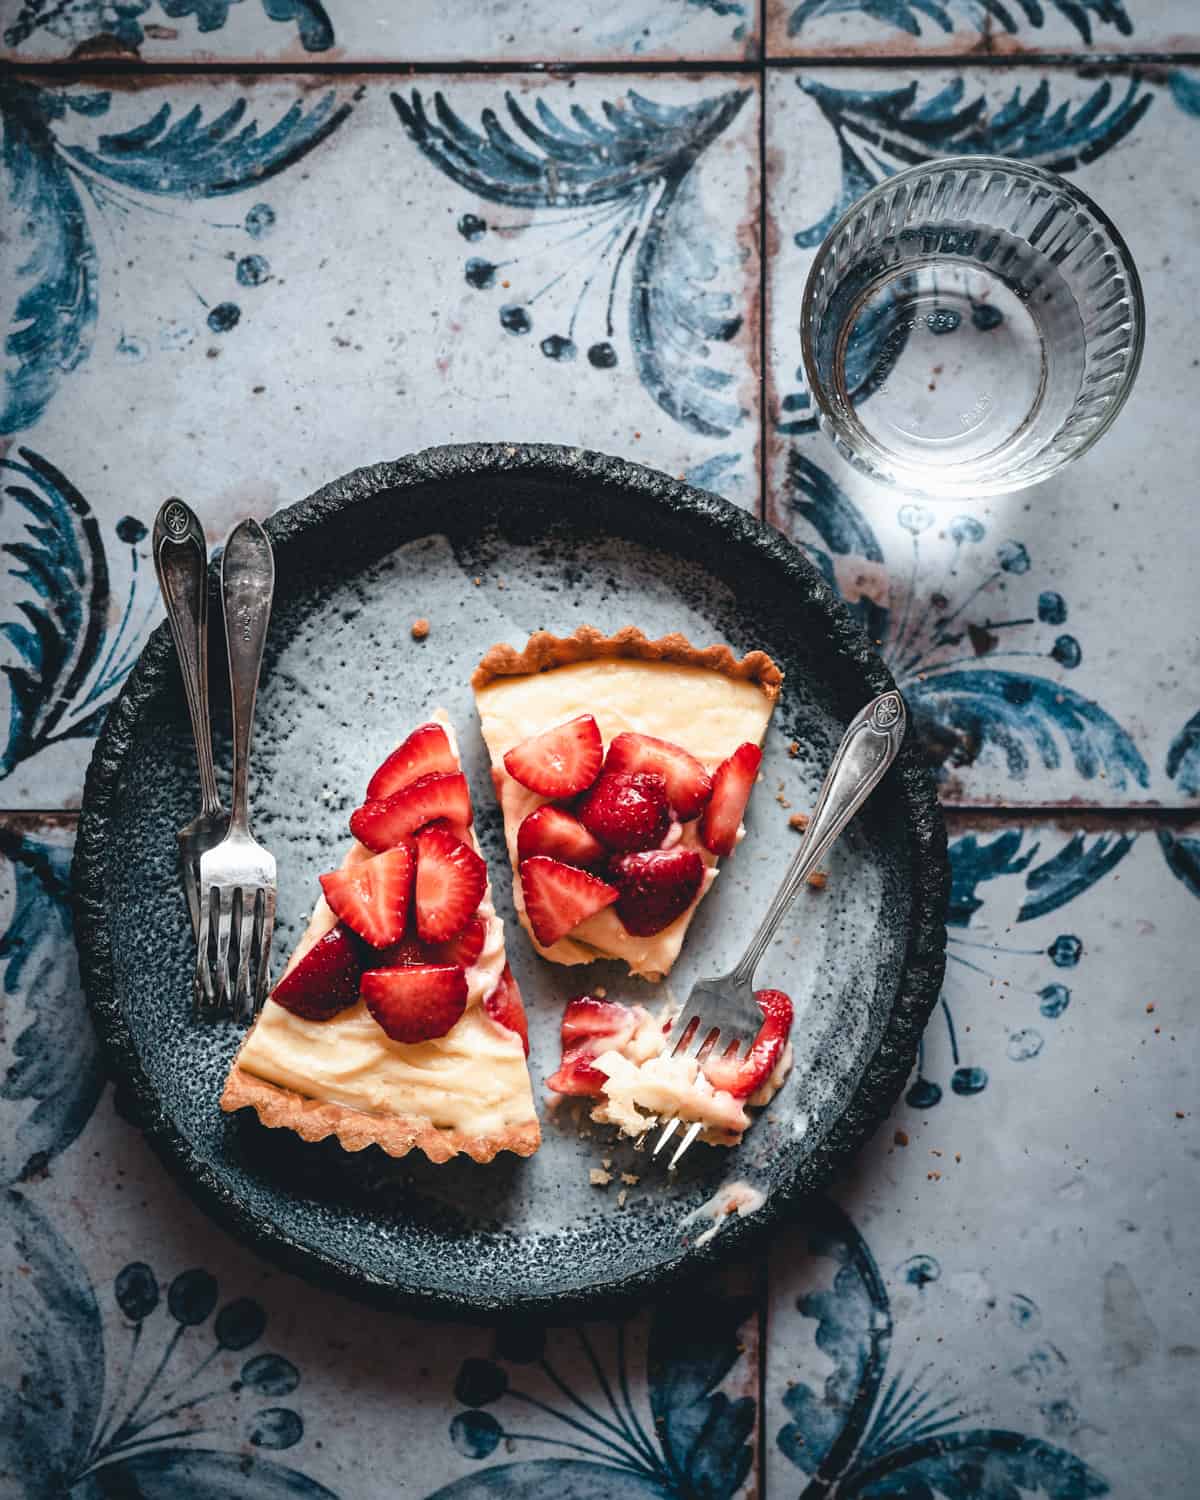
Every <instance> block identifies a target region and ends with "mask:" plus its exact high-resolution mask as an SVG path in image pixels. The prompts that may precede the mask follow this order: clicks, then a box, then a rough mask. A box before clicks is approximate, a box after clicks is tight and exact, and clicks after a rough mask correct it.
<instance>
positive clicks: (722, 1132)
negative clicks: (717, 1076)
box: [591, 1006, 792, 1146]
mask: <svg viewBox="0 0 1200 1500" xmlns="http://www.w3.org/2000/svg"><path fill="white" fill-rule="evenodd" d="M634 1009H635V1012H637V1011H640V1012H641V1015H640V1020H639V1025H638V1028H637V1030H636V1031H635V1032H634V1034H633V1036H631V1037H630V1039H629V1040H628V1041H627V1042H626V1043H625V1044H624V1045H623V1046H622V1047H620V1048H619V1049H614V1050H612V1051H609V1052H602V1053H600V1054H599V1056H598V1057H597V1058H596V1059H595V1061H594V1062H593V1064H592V1066H593V1067H594V1068H596V1069H597V1070H598V1071H599V1072H601V1073H603V1074H604V1075H605V1077H606V1078H607V1080H608V1082H607V1083H606V1084H605V1086H604V1097H603V1098H602V1099H600V1100H599V1102H598V1103H597V1104H596V1105H595V1107H594V1108H593V1109H592V1111H591V1117H592V1119H593V1120H594V1121H595V1122H596V1123H597V1124H598V1125H616V1126H617V1127H618V1128H619V1129H620V1131H621V1132H622V1134H623V1135H628V1136H634V1137H638V1136H642V1135H644V1134H645V1133H646V1131H647V1130H652V1129H653V1128H654V1127H655V1125H656V1124H657V1123H658V1122H659V1120H671V1119H679V1120H683V1121H685V1122H688V1123H691V1122H693V1121H696V1120H700V1121H703V1123H704V1130H703V1131H702V1132H701V1136H700V1139H701V1140H703V1141H707V1142H708V1143H709V1145H712V1146H736V1145H737V1143H738V1142H739V1141H740V1140H741V1138H742V1132H743V1131H745V1130H746V1129H748V1128H749V1126H750V1124H751V1123H752V1122H751V1118H750V1115H749V1114H747V1112H746V1110H747V1106H749V1107H750V1108H754V1109H761V1108H762V1107H763V1106H764V1105H766V1104H769V1103H770V1102H771V1100H772V1099H773V1098H774V1097H775V1095H776V1094H777V1093H778V1092H779V1090H780V1089H781V1088H782V1087H783V1082H784V1079H785V1078H786V1077H787V1075H788V1073H789V1072H790V1071H791V1067H792V1044H791V1043H790V1042H789V1043H788V1044H787V1045H786V1046H785V1047H784V1049H783V1051H782V1052H781V1053H780V1056H779V1061H778V1063H777V1064H776V1065H775V1068H774V1071H773V1072H772V1073H771V1076H770V1077H769V1078H768V1079H767V1080H766V1081H765V1082H764V1083H763V1084H762V1086H761V1087H760V1088H759V1089H758V1090H757V1092H755V1093H753V1094H751V1095H750V1096H749V1097H748V1098H746V1099H735V1098H734V1096H733V1095H732V1094H727V1093H725V1092H724V1091H723V1090H721V1089H714V1088H713V1086H712V1084H711V1083H709V1081H708V1079H707V1078H706V1077H705V1076H704V1074H703V1073H702V1072H701V1070H700V1067H699V1064H698V1063H697V1062H696V1061H695V1059H694V1058H690V1057H664V1056H663V1055H662V1054H663V1045H664V1036H663V1021H662V1018H661V1017H655V1016H651V1015H649V1014H648V1013H647V1012H646V1011H644V1010H641V1007H640V1006H637V1007H635V1008H634Z"/></svg>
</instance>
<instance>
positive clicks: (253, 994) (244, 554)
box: [193, 521, 275, 1021]
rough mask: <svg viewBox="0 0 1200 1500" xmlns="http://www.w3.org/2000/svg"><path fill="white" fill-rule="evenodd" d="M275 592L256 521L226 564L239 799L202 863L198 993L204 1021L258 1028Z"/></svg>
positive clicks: (266, 943) (235, 540) (268, 871)
mask: <svg viewBox="0 0 1200 1500" xmlns="http://www.w3.org/2000/svg"><path fill="white" fill-rule="evenodd" d="M274 590H275V560H274V557H273V556H272V553H271V543H270V540H269V539H268V537H267V534H266V532H265V531H264V530H263V529H262V527H261V526H260V525H259V524H258V522H257V521H241V522H239V523H238V525H236V526H235V527H234V528H233V530H232V531H231V532H230V533H229V539H228V541H227V542H226V543H225V554H224V556H223V557H222V559H221V597H222V602H223V604H224V608H225V640H226V644H227V647H228V650H229V685H230V701H231V705H232V715H233V799H232V806H231V808H230V813H229V830H228V832H227V833H226V835H225V837H224V839H223V840H222V841H221V842H220V843H219V844H218V845H217V846H216V848H214V849H209V850H208V851H207V852H206V853H205V854H203V855H202V856H201V859H200V932H199V936H198V939H197V943H196V978H195V984H194V986H193V994H194V998H195V1008H196V1013H197V1015H203V1016H211V1015H219V1014H221V1013H222V1012H223V1011H226V1010H228V1011H230V1012H231V1013H232V1015H233V1018H234V1020H236V1021H252V1020H253V1019H254V1017H255V1015H256V1014H257V1012H258V1009H259V1007H260V1006H261V1005H262V1002H263V1000H264V999H265V998H266V993H267V982H268V975H269V968H270V959H271V934H272V931H273V930H274V926H275V857H274V855H272V854H270V853H269V852H268V851H267V850H266V849H264V848H263V846H262V845H261V844H259V843H257V842H256V840H255V838H254V836H253V834H252V833H251V832H250V802H249V791H248V787H247V773H248V769H249V760H250V730H251V726H252V724H253V722H254V700H255V697H256V695H257V692H258V674H259V670H260V668H261V667H262V658H263V647H264V645H265V643H266V638H267V622H268V621H269V620H270V618H271V596H272V594H273V593H274ZM231 948H233V949H234V959H233V962H232V963H231V961H230V950H231Z"/></svg>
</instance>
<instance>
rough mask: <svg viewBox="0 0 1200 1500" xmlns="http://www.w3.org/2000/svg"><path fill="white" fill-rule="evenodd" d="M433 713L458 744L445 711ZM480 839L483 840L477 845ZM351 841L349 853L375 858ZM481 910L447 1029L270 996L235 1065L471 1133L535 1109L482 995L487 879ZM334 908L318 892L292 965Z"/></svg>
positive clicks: (493, 946)
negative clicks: (416, 1036)
mask: <svg viewBox="0 0 1200 1500" xmlns="http://www.w3.org/2000/svg"><path fill="white" fill-rule="evenodd" d="M432 718H433V719H434V720H436V721H437V722H438V723H439V724H441V725H442V727H443V728H444V729H445V731H446V734H447V736H448V737H449V739H450V744H451V748H452V749H453V750H454V753H455V756H456V757H457V755H458V747H457V745H456V744H455V740H454V732H453V730H452V728H451V727H450V723H449V721H448V719H447V717H446V715H445V713H444V712H443V711H442V710H441V709H438V710H437V711H436V712H435V713H434V714H433V715H432ZM476 847H478V845H476ZM369 856H370V851H369V850H367V849H364V848H363V846H362V845H361V844H357V843H356V844H355V845H354V846H353V848H352V849H351V851H350V853H349V854H348V855H347V857H346V858H347V862H352V861H354V860H358V859H365V858H369ZM479 916H480V918H481V919H482V920H483V922H484V924H485V927H486V933H487V935H486V938H485V941H484V946H483V950H482V951H481V953H480V955H479V958H478V960H477V961H476V962H475V964H474V965H472V967H471V968H470V969H468V970H467V1008H466V1011H465V1012H464V1013H463V1015H462V1017H461V1018H460V1019H459V1021H458V1022H456V1024H455V1025H454V1026H453V1027H451V1029H450V1030H449V1031H448V1032H447V1033H446V1034H445V1036H440V1037H436V1038H435V1039H434V1040H432V1041H428V1042H418V1043H407V1042H394V1041H392V1040H391V1038H390V1037H389V1036H388V1035H387V1034H386V1033H385V1032H384V1031H383V1029H382V1028H381V1027H380V1026H379V1025H378V1024H377V1022H376V1021H374V1020H373V1019H372V1017H371V1015H370V1014H369V1013H368V1011H367V1008H366V1006H365V1005H363V1004H362V1002H361V1001H360V1002H359V1003H358V1004H356V1005H353V1006H351V1007H350V1008H349V1009H347V1010H344V1011H341V1012H339V1014H338V1015H336V1016H334V1017H332V1019H330V1020H328V1021H309V1020H306V1019H305V1018H304V1017H302V1016H297V1015H293V1014H292V1012H291V1011H289V1010H286V1009H285V1008H284V1007H283V1006H282V1005H277V1004H276V1003H275V1002H274V1001H273V1000H268V1001H267V1002H266V1004H265V1005H264V1006H263V1009H262V1012H261V1013H260V1015H259V1017H258V1020H257V1021H256V1022H255V1024H254V1027H253V1029H252V1030H251V1032H250V1034H249V1036H248V1037H247V1038H246V1040H245V1042H244V1043H243V1045H242V1049H241V1051H240V1052H239V1054H238V1059H237V1062H238V1066H239V1067H241V1068H244V1069H245V1070H246V1071H247V1072H248V1073H252V1074H254V1075H255V1076H256V1077H258V1078H262V1079H265V1080H266V1082H268V1083H274V1084H277V1085H278V1086H279V1087H281V1088H286V1089H292V1090H294V1091H295V1092H296V1093H298V1094H303V1095H304V1096H305V1097H306V1098H308V1099H318V1100H320V1101H322V1102H323V1103H329V1104H341V1105H343V1106H345V1107H346V1108H349V1109H357V1110H362V1111H363V1112H364V1113H366V1114H372V1115H395V1116H411V1117H414V1118H419V1119H423V1120H429V1121H431V1122H432V1123H433V1124H434V1125H437V1126H440V1127H442V1128H445V1129H450V1130H458V1131H461V1132H463V1133H464V1134H466V1135H472V1136H486V1137H494V1136H498V1135H501V1134H502V1133H503V1132H504V1131H505V1130H506V1129H508V1128H510V1127H512V1126H514V1125H521V1124H525V1123H527V1122H528V1121H531V1120H533V1119H535V1118H536V1112H535V1110H534V1105H533V1092H532V1089H531V1087H530V1083H529V1070H528V1067H527V1066H526V1061H525V1048H524V1046H523V1044H522V1042H521V1038H520V1037H519V1036H517V1035H516V1033H515V1032H512V1031H509V1030H508V1028H507V1027H504V1026H501V1025H500V1024H499V1023H498V1022H496V1021H493V1020H492V1018H491V1017H490V1016H489V1015H488V1013H487V1012H486V1010H484V1008H483V999H484V997H485V996H486V995H489V994H490V993H491V992H492V990H493V989H495V987H496V984H497V982H498V981H499V979H500V975H501V973H502V972H503V969H504V956H505V955H504V924H503V923H502V922H501V920H500V918H499V917H498V916H497V915H496V911H495V907H494V906H493V905H492V892H491V886H490V885H489V886H488V888H487V890H486V891H485V893H484V897H483V901H482V902H481V903H480V907H479ZM336 921H337V918H336V917H335V916H334V914H333V912H332V911H331V910H330V909H329V907H328V906H327V905H326V903H325V900H324V898H323V897H322V898H321V899H320V900H319V901H318V902H317V905H316V908H315V909H314V911H313V915H312V920H311V921H310V922H309V925H308V929H307V931H306V932H305V934H304V936H303V937H302V938H301V940H300V942H299V944H298V945H297V947H296V951H295V952H294V953H293V954H292V957H291V959H290V960H289V962H288V968H289V969H290V968H291V967H292V966H293V965H294V964H296V963H298V962H299V961H300V959H301V958H302V957H303V956H304V954H305V953H307V952H308V950H309V948H311V947H312V945H313V944H314V943H315V942H317V940H318V939H319V938H321V937H323V936H324V934H325V933H326V932H328V931H329V930H330V928H331V927H333V925H334V924H335V922H336Z"/></svg>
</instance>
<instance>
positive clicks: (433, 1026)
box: [359, 964, 467, 1042]
mask: <svg viewBox="0 0 1200 1500" xmlns="http://www.w3.org/2000/svg"><path fill="white" fill-rule="evenodd" d="M359 993H360V994H361V995H362V998H363V1001H364V1003H365V1004H366V1007H367V1009H368V1010H369V1011H370V1012H371V1014H372V1015H373V1016H374V1017H375V1019H376V1020H377V1021H378V1022H379V1024H380V1026H382V1027H383V1029H384V1031H386V1032H387V1034H388V1036H390V1037H391V1039H392V1041H394V1042H427V1041H429V1040H430V1039H431V1038H433V1037H435V1036H445V1035H446V1033H447V1032H448V1031H449V1030H450V1028H451V1027H452V1026H453V1025H454V1023H455V1022H456V1021H457V1020H458V1018H459V1017H460V1016H461V1015H462V1013H463V1011H464V1010H466V1008H467V976H466V975H465V974H464V973H463V971H462V969H461V968H459V966H458V965H457V964H410V965H408V966H407V967H405V968H402V969H368V970H367V972H366V973H365V974H364V975H363V976H362V980H361V982H360V985H359Z"/></svg>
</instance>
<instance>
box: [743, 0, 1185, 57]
mask: <svg viewBox="0 0 1200 1500" xmlns="http://www.w3.org/2000/svg"><path fill="white" fill-rule="evenodd" d="M1198 47H1200V29H1198V28H1197V25H1196V14H1195V10H1194V8H1193V7H1192V5H1191V4H1190V3H1189V0H767V55H768V56H769V57H773V58H774V57H779V58H786V57H808V58H819V57H829V56H854V55H862V56H864V57H885V56H922V55H923V56H935V57H936V56H956V55H966V54H970V55H971V59H972V61H978V60H979V58H980V56H981V55H983V56H985V57H986V56H994V57H1012V56H1019V55H1020V54H1021V53H1027V52H1035V53H1037V52H1041V53H1067V52H1078V53H1099V54H1101V55H1106V56H1107V55H1113V54H1119V53H1122V52H1195V51H1196V50H1197V48H1198Z"/></svg>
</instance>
